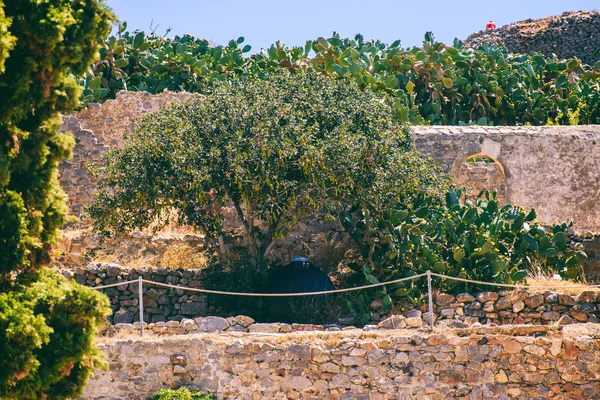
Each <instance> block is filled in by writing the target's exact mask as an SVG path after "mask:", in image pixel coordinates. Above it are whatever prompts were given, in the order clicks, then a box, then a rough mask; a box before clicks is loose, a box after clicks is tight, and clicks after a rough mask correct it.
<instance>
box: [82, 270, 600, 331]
mask: <svg viewBox="0 0 600 400" xmlns="http://www.w3.org/2000/svg"><path fill="white" fill-rule="evenodd" d="M424 276H426V277H427V292H428V300H429V301H428V302H429V321H430V322H429V324H430V326H431V328H432V329H433V326H434V325H433V298H432V292H433V289H432V284H431V277H432V276H435V277H438V278H442V279H450V280H454V281H458V282H465V283H474V284H476V285H488V286H498V287H506V288H522V289H550V288H560V289H581V286H560V285H555V286H553V285H516V284H508V283H493V282H484V281H478V280H474V279H465V278H458V277H454V276H447V275H442V274H438V273H435V272H431V271H427V272H425V273H423V274H418V275H414V276H409V277H407V278H400V279H395V280H393V281H389V282H380V283H374V284H370V285H363V286H357V287H352V288H345V289H334V290H324V291H322V292H302V293H243V292H225V291H222V290H210V289H198V288H190V287H185V286H179V285H172V284H169V283H162V282H154V281H150V280H147V279H143V278H142V277H141V276H140V277H138V279H135V280H130V281H125V282H117V283H111V284H108V285H102V286H95V287H92V289H107V288H111V287H115V286H122V285H129V284H132V283H136V282H137V283H138V296H139V312H140V321H143V319H144V302H143V291H144V290H143V283H147V284H150V285H155V286H161V287H167V288H172V289H181V290H188V291H192V292H200V293H206V294H219V295H227V296H246V297H296V296H314V295H324V294H332V293H346V292H352V291H356V290H364V289H372V288H376V287H382V286H387V285H393V284H395V283H400V282H405V281H409V280H414V279H419V278H422V277H424ZM588 287H589V288H599V287H600V285H589V286H588ZM140 334H141V336H144V324H143V323H140Z"/></svg>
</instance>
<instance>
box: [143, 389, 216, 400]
mask: <svg viewBox="0 0 600 400" xmlns="http://www.w3.org/2000/svg"><path fill="white" fill-rule="evenodd" d="M151 399H152V400H214V399H215V397H214V396H212V395H211V394H209V393H207V392H204V391H200V392H198V391H194V392H192V391H191V390H189V389H188V388H179V389H161V390H159V391H158V392H157V393H156V394H155V395H154V397H152V398H151Z"/></svg>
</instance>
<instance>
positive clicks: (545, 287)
mask: <svg viewBox="0 0 600 400" xmlns="http://www.w3.org/2000/svg"><path fill="white" fill-rule="evenodd" d="M431 276H437V277H438V278H443V279H450V280H453V281H459V282H466V283H475V284H478V285H488V286H498V287H509V288H522V289H582V287H581V286H562V285H554V286H553V285H516V284H509V283H493V282H483V281H476V280H472V279H465V278H458V277H454V276H448V275H442V274H436V273H435V272H432V273H431ZM586 286H587V287H589V288H600V285H586Z"/></svg>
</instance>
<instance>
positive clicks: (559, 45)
mask: <svg viewBox="0 0 600 400" xmlns="http://www.w3.org/2000/svg"><path fill="white" fill-rule="evenodd" d="M599 32H600V13H599V12H598V11H583V12H582V11H580V12H565V13H563V14H561V15H556V16H552V17H546V18H542V19H537V20H533V19H528V20H525V21H519V22H514V23H512V24H509V25H505V26H503V27H501V28H499V29H493V30H488V29H486V30H483V31H480V32H477V33H474V34H472V35H470V36H469V37H468V38H467V39H466V40H465V46H466V47H471V48H475V47H477V46H479V45H480V44H482V43H497V44H503V45H504V46H506V48H507V49H508V51H509V52H511V53H524V54H534V53H538V52H539V53H543V54H544V55H546V56H551V55H552V54H556V55H557V57H558V58H559V59H564V58H572V57H578V58H579V59H581V60H582V61H583V62H585V63H587V64H589V65H594V63H595V62H596V61H598V60H599V59H600V54H599V53H598V49H599V48H600V35H598V33H599Z"/></svg>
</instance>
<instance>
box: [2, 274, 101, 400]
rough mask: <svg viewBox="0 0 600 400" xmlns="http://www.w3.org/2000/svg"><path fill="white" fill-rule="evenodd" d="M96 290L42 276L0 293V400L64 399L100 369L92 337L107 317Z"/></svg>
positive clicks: (75, 395) (74, 392) (50, 275)
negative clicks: (95, 369)
mask: <svg viewBox="0 0 600 400" xmlns="http://www.w3.org/2000/svg"><path fill="white" fill-rule="evenodd" d="M109 313H110V308H109V302H108V299H107V298H106V297H105V296H103V295H102V294H100V293H98V292H97V291H95V290H93V289H90V288H86V287H84V286H81V285H78V284H76V283H74V282H73V281H67V280H66V279H65V278H63V277H62V276H60V275H58V274H56V273H53V272H49V271H42V272H41V274H40V276H39V277H38V279H37V280H36V281H35V282H34V283H31V284H28V285H16V286H14V287H12V288H10V290H9V291H7V292H6V293H1V294H0V398H2V399H41V398H52V399H68V398H72V397H77V396H78V395H79V394H80V393H81V390H82V389H83V385H84V382H85V380H86V379H87V378H88V377H89V376H90V375H91V373H92V370H93V369H94V368H95V367H98V366H99V365H101V363H100V362H99V361H100V360H99V358H98V355H99V353H98V350H97V349H96V346H95V345H94V343H93V338H94V337H95V335H96V334H97V333H98V327H99V326H100V325H101V324H102V323H104V321H105V317H106V316H107V315H109Z"/></svg>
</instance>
